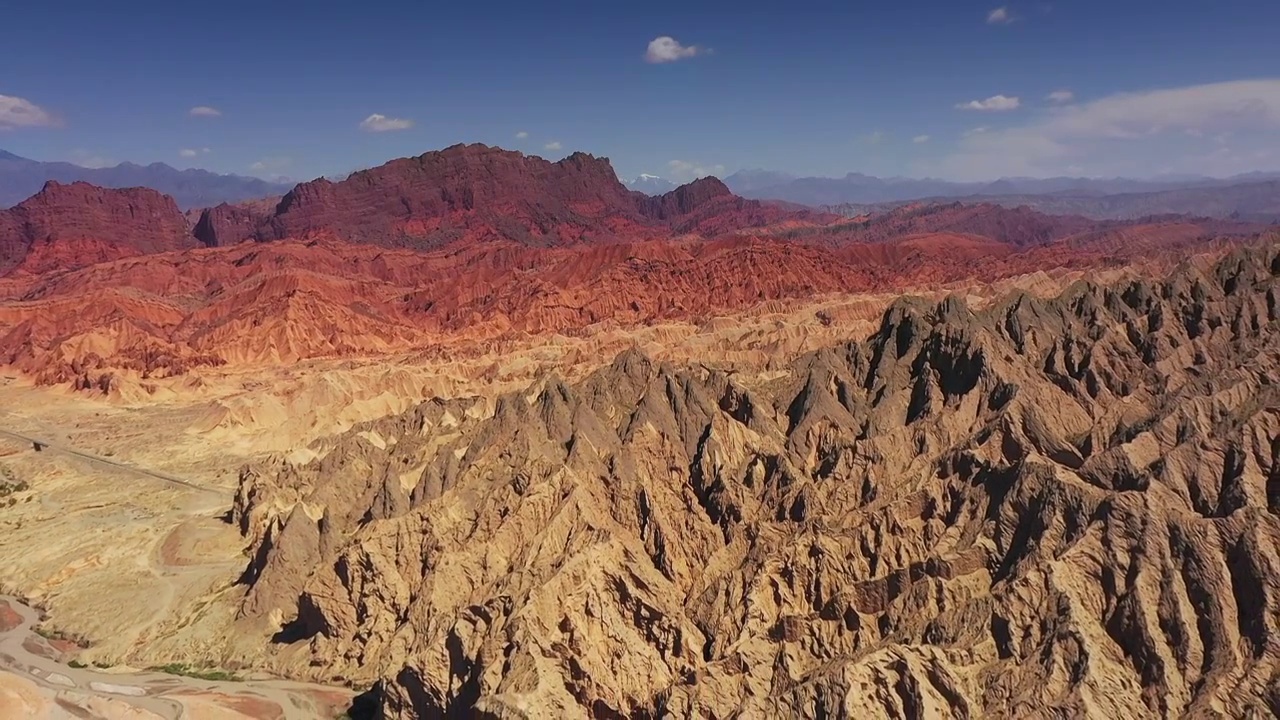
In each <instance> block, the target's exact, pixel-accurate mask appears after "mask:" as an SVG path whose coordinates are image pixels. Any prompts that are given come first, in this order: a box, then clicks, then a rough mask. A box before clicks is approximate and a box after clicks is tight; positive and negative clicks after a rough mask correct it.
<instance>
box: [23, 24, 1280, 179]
mask: <svg viewBox="0 0 1280 720" xmlns="http://www.w3.org/2000/svg"><path fill="white" fill-rule="evenodd" d="M780 8H781V9H780ZM4 17H5V20H4V24H5V30H4V37H5V48H4V51H3V58H2V59H0V148H4V149H8V150H10V151H12V152H16V153H18V154H20V155H25V156H28V157H33V158H37V159H44V160H52V159H64V160H71V161H74V162H79V163H82V164H90V165H93V164H102V163H114V162H119V161H123V160H131V161H134V162H140V163H147V162H155V161H160V162H166V163H169V164H172V165H175V166H178V167H205V168H208V169H210V170H214V171H217V172H234V173H239V174H252V175H259V176H273V175H281V176H288V177H290V178H293V179H308V178H312V177H316V176H318V175H322V174H333V173H340V172H345V171H349V170H352V169H356V168H361V167H368V166H371V165H376V164H379V163H381V162H384V161H385V160H387V159H390V158H393V157H400V156H405V155H416V154H419V153H422V152H424V151H427V150H431V149H437V148H440V147H444V146H447V145H451V144H453V143H457V142H485V143H489V144H495V145H500V146H502V147H507V148H511V149H517V150H522V151H524V152H528V153H533V154H539V155H543V156H545V157H550V158H558V157H561V156H563V155H565V154H568V153H569V152H572V151H574V150H583V151H587V152H591V153H594V154H598V155H605V156H608V157H610V158H611V159H612V160H613V162H614V166H615V167H616V168H617V169H618V171H619V173H620V174H621V175H623V176H626V177H630V176H634V175H636V174H638V173H641V172H648V173H655V174H660V175H665V176H668V177H672V178H673V179H676V180H687V179H691V178H692V177H693V176H695V175H698V174H702V173H715V174H726V173H731V172H733V171H735V170H739V169H744V168H768V169H773V170H781V171H786V172H792V173H796V174H804V175H843V174H844V173H846V172H865V173H868V174H875V175H911V176H920V175H933V176H941V177H948V178H955V179H979V178H994V177H999V176H1001V175H1042V176H1043V175H1056V174H1073V175H1075V174H1085V175H1131V176H1150V175H1156V174H1162V173H1190V172H1200V173H1208V174H1214V175H1226V174H1231V173H1235V172H1242V171H1248V170H1255V169H1256V170H1273V169H1277V168H1280V142H1277V140H1280V44H1278V43H1277V42H1276V38H1275V29H1276V28H1280V2H1276V1H1275V0H1216V1H1214V2H1210V1H1209V0H1164V1H1163V2H1155V1H1151V0H1109V1H1106V2H1103V1H1098V0H1058V1H1057V2H1051V3H1048V2H1041V1H1039V0H1034V1H1032V2H1009V3H1007V4H1005V3H1004V2H1003V0H988V1H987V2H969V1H967V0H927V1H926V0H919V1H917V2H898V3H885V2H874V3H871V2H843V3H837V2H825V3H815V2H804V1H802V0H793V1H792V2H789V3H785V4H778V3H772V2H753V1H750V0H739V1H737V2H679V3H678V2H663V1H659V0H653V1H650V2H645V3H604V2H599V0H596V1H595V2H589V3H588V2H575V3H568V2H561V3H554V4H552V3H509V2H502V3H497V2H493V3H486V2H481V1H476V2H470V3H429V2H421V1H419V2H382V3H377V2H363V3H356V2H342V3H326V2H322V1H320V0H314V1H313V2H309V3H301V2H292V1H291V0H285V1H281V2H262V1H261V0H258V1H257V2H240V1H238V0H232V1H228V2H218V3H211V2H206V3H174V2H171V1H169V2H128V1H127V0H122V2H116V3H104V2H99V1H95V2H82V1H80V0H72V1H68V2H59V3H48V2H46V3H12V4H11V5H10V6H9V7H6V8H5V10H4ZM662 37H669V38H673V39H674V40H673V42H674V43H676V44H672V43H671V42H665V43H662V42H660V43H658V44H657V45H655V46H654V49H655V51H657V54H656V56H654V57H651V58H648V60H668V61H667V62H649V61H647V59H646V53H647V50H648V49H649V47H650V45H651V43H652V42H653V41H655V39H658V38H662ZM1051 93H1060V94H1058V95H1057V96H1055V99H1051V98H1050V94H1051ZM197 107H207V108H213V109H215V110H216V111H217V113H218V114H217V115H212V114H209V115H197V116H193V115H191V110H192V108H197ZM374 114H377V115H379V116H382V119H381V120H380V121H379V120H378V119H377V118H374V120H373V121H370V122H364V121H366V120H367V119H368V118H370V116H371V115H374ZM396 121H401V122H396ZM362 123H363V127H362ZM373 130H380V131H373ZM520 133H524V134H525V136H523V137H522V136H519V134H520ZM183 150H186V151H188V152H186V153H183V152H182V151H183Z"/></svg>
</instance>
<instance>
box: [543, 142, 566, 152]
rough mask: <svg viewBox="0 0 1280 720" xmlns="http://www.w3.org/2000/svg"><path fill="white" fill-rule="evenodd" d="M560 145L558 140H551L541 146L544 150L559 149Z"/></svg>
mask: <svg viewBox="0 0 1280 720" xmlns="http://www.w3.org/2000/svg"><path fill="white" fill-rule="evenodd" d="M561 147H563V146H562V145H561V144H560V141H559V140H552V141H551V142H549V143H547V144H546V145H543V146H542V148H543V149H544V150H559V149H560V148H561Z"/></svg>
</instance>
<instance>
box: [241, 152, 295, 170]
mask: <svg viewBox="0 0 1280 720" xmlns="http://www.w3.org/2000/svg"><path fill="white" fill-rule="evenodd" d="M292 164H293V159H292V158H287V157H279V156H275V157H264V158H262V159H261V160H259V161H257V162H255V163H253V164H252V165H250V166H249V169H250V170H254V171H256V172H267V171H272V172H275V171H279V170H283V169H285V168H287V167H289V166H290V165H292Z"/></svg>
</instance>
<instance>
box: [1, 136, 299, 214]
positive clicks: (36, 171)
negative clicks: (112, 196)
mask: <svg viewBox="0 0 1280 720" xmlns="http://www.w3.org/2000/svg"><path fill="white" fill-rule="evenodd" d="M50 180H54V181H57V182H60V183H64V184H65V183H73V182H76V181H83V182H88V183H92V184H94V185H97V186H100V187H107V188H127V187H147V188H151V189H153V190H158V191H160V192H162V193H164V194H166V195H169V196H171V197H173V199H174V200H175V201H176V202H177V203H178V205H179V207H181V208H183V209H187V208H197V207H209V206H212V205H217V204H219V203H224V202H239V201H241V200H251V199H254V198H261V197H266V196H268V195H283V194H284V193H287V192H289V190H291V189H292V188H293V185H292V184H283V183H273V182H267V181H266V180H260V179H258V178H254V177H243V176H240V175H218V174H217V173H211V172H209V171H207V170H178V169H177V168H173V167H170V166H168V165H165V164H164V163H152V164H150V165H136V164H134V163H128V162H126V163H120V164H119V165H116V166H115V167H107V168H86V167H81V166H79V165H73V164H71V163H67V162H41V161H39V160H30V159H28V158H24V157H20V156H18V155H14V154H13V153H10V152H5V151H4V150H0V208H6V207H11V206H13V205H17V204H18V203H20V202H22V201H23V200H25V199H27V198H28V197H31V196H32V195H34V194H36V193H37V192H39V191H40V188H42V187H44V184H45V183H46V182H48V181H50Z"/></svg>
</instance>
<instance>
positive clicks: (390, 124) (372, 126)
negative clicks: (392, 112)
mask: <svg viewBox="0 0 1280 720" xmlns="http://www.w3.org/2000/svg"><path fill="white" fill-rule="evenodd" d="M411 127H413V121H412V120H405V119H403V118H393V117H387V116H386V115H382V114H379V113H374V114H372V115H370V116H369V117H367V118H365V119H364V120H361V121H360V129H361V130H364V131H365V132H393V131H395V130H408V129H409V128H411Z"/></svg>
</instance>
